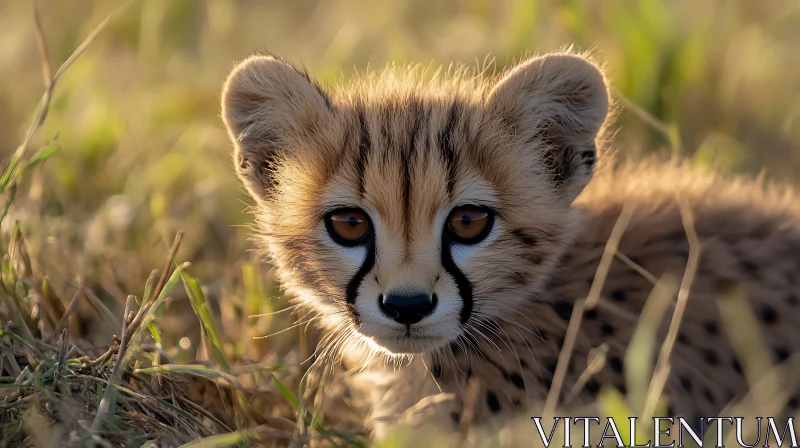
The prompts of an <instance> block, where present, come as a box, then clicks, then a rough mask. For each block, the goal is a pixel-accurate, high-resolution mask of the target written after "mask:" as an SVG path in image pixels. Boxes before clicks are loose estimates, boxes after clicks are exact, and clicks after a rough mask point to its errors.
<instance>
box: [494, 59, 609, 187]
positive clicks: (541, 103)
mask: <svg viewBox="0 0 800 448" xmlns="http://www.w3.org/2000/svg"><path fill="white" fill-rule="evenodd" d="M608 103H609V100H608V90H607V87H606V81H605V78H604V77H603V74H602V72H601V71H600V69H599V68H598V67H597V66H595V65H594V64H592V63H591V62H590V61H588V60H587V59H585V58H584V57H581V56H577V55H573V54H550V55H546V56H541V57H536V58H532V59H528V60H527V61H524V62H522V63H520V64H519V65H517V66H516V67H514V68H513V69H511V70H510V71H508V72H507V74H506V75H505V76H504V77H503V78H502V79H501V80H500V81H499V82H498V83H497V85H495V87H494V89H493V90H492V91H491V93H490V94H489V96H488V99H487V102H486V105H487V107H488V108H489V109H490V110H491V111H492V112H493V113H495V114H496V115H498V116H500V117H501V118H502V119H503V120H504V121H506V122H507V123H510V124H511V125H512V127H513V128H514V130H515V132H516V134H517V136H518V137H519V138H520V140H521V141H524V142H526V144H529V145H530V146H531V148H537V150H539V149H540V148H543V149H542V151H543V152H542V153H541V156H542V159H541V160H542V162H544V163H545V166H546V168H547V173H548V175H549V176H551V180H552V183H553V185H555V186H557V187H558V188H559V189H561V190H562V192H563V193H562V194H563V195H564V196H565V197H566V199H567V200H569V201H570V202H571V201H572V200H573V199H575V197H576V196H577V195H578V194H579V193H580V192H581V190H582V189H583V187H585V186H586V184H587V183H588V182H589V179H591V176H592V173H593V171H594V164H595V160H596V157H597V154H596V153H597V147H596V145H595V139H596V138H597V134H598V132H599V131H600V129H601V127H602V126H603V123H604V121H605V118H606V115H607V114H608Z"/></svg>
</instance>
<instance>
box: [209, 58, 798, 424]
mask: <svg viewBox="0 0 800 448" xmlns="http://www.w3.org/2000/svg"><path fill="white" fill-rule="evenodd" d="M421 79H422V77H421V76H420V74H419V73H417V72H414V71H413V70H406V69H387V70H385V71H383V72H380V73H373V74H369V75H367V76H365V77H363V78H362V79H361V80H360V81H356V82H354V83H352V84H350V85H348V86H342V87H338V88H335V89H332V90H331V91H326V90H323V89H322V88H320V87H319V86H317V85H316V84H315V83H314V82H313V81H311V80H310V79H309V77H308V76H307V75H306V74H305V73H304V72H301V71H298V70H296V69H295V68H293V67H291V66H290V65H288V64H286V63H284V62H282V61H280V60H278V59H275V58H273V57H268V56H257V57H253V58H251V59H248V60H247V61H245V62H243V63H242V64H240V65H239V66H238V67H237V68H236V70H234V72H233V73H232V75H231V76H230V78H229V80H228V81H227V83H226V87H225V91H224V93H223V118H224V120H225V122H226V125H227V126H228V129H229V131H230V134H231V137H232V139H233V141H234V143H235V146H236V151H235V156H234V158H235V163H236V168H237V172H238V174H239V176H240V178H241V179H242V181H243V183H244V185H245V187H246V188H247V190H248V191H249V192H250V194H251V195H252V196H253V197H254V198H255V200H256V207H255V212H256V215H257V220H258V223H259V228H260V232H259V235H260V238H259V241H260V242H261V244H262V246H263V248H264V250H265V252H266V253H267V254H268V255H269V256H270V258H271V260H272V262H273V264H274V265H275V267H276V271H277V273H278V276H279V278H280V279H281V281H282V283H283V284H284V285H285V286H286V288H287V289H288V290H289V291H290V292H291V293H292V294H294V295H295V296H296V297H297V299H296V300H297V301H298V303H299V304H300V306H301V307H303V308H304V309H306V310H309V311H316V312H317V313H318V315H319V316H320V321H321V322H322V326H323V328H325V329H326V330H327V331H328V332H329V336H328V337H327V338H326V339H325V341H324V342H325V343H327V345H326V344H325V343H323V346H322V347H321V350H320V353H321V356H320V360H321V361H322V362H325V361H327V360H329V359H331V357H329V356H326V355H328V354H330V353H333V352H342V353H344V354H345V355H346V357H347V359H348V363H356V365H357V366H358V367H360V366H361V365H369V366H370V368H369V369H367V370H366V372H365V373H362V374H359V375H356V376H354V377H353V378H352V379H351V383H352V385H353V389H354V390H361V391H365V392H364V395H365V396H367V397H369V401H370V403H371V409H372V416H373V418H374V421H375V422H381V421H382V422H386V421H390V420H392V419H396V418H397V416H399V415H403V414H404V413H408V412H409V410H415V409H418V408H419V407H420V406H421V405H423V404H424V402H425V400H426V397H427V398H430V397H432V396H437V394H442V393H443V394H445V396H447V397H448V399H446V400H442V401H441V402H440V403H439V404H438V405H437V406H438V407H436V409H437V410H436V411H435V413H434V416H433V417H430V416H427V417H426V418H425V421H426V422H428V423H432V422H435V424H438V425H444V424H447V425H455V426H458V425H459V424H461V423H463V422H464V421H465V419H467V420H470V421H472V422H488V421H493V420H496V419H499V420H502V419H503V417H504V416H510V415H512V414H520V413H521V414H523V415H525V413H526V412H527V413H530V412H534V411H532V409H535V408H537V406H539V409H540V408H541V405H542V404H543V403H545V401H546V400H547V397H548V394H549V393H555V392H554V389H560V394H558V397H557V400H556V401H555V403H557V404H558V405H559V406H565V407H569V406H578V407H580V406H584V405H591V404H592V403H593V402H594V401H595V398H596V395H597V393H598V392H599V391H600V390H602V388H603V387H606V386H610V387H614V388H616V389H617V390H620V391H622V392H625V393H626V394H628V396H629V397H634V398H635V397H640V398H641V396H642V394H643V393H644V392H646V387H647V386H648V385H645V389H642V387H643V386H642V385H641V384H640V383H632V382H631V380H630V377H631V375H630V373H631V372H633V371H634V369H637V368H641V367H636V366H650V369H652V365H653V364H654V363H655V362H656V360H657V357H658V355H659V351H658V347H660V346H661V345H662V343H663V341H664V340H665V337H666V335H667V333H668V328H669V326H670V324H671V322H673V320H672V318H673V316H674V310H675V308H676V306H678V307H681V306H682V305H676V304H679V303H681V301H682V300H685V304H686V308H685V311H683V312H682V313H679V314H680V316H679V317H680V320H679V322H680V326H679V331H678V332H677V333H676V334H677V337H676V340H675V345H674V348H673V349H672V351H671V354H670V356H669V367H670V371H669V372H670V375H669V377H668V379H667V380H666V383H665V386H664V396H665V397H666V398H667V403H668V409H667V411H666V412H668V413H669V414H670V415H681V416H687V417H695V416H714V415H717V414H718V413H719V412H720V411H721V410H722V409H723V408H724V407H725V406H727V405H728V404H729V403H731V402H732V401H735V400H737V399H742V398H743V397H745V394H746V393H747V391H748V390H749V389H750V388H751V387H752V386H753V384H749V383H748V379H750V383H753V381H754V380H757V379H758V378H761V377H763V376H764V375H767V374H768V368H767V364H768V363H770V362H787V360H788V361H791V360H792V359H793V358H792V355H793V354H794V353H795V352H796V351H797V350H798V348H800V347H798V345H800V337H798V336H800V330H798V328H800V325H799V324H800V317H798V314H797V313H796V310H797V307H798V306H800V305H799V304H798V303H799V302H800V206H799V205H798V204H799V202H798V200H797V199H796V198H795V196H794V194H793V193H792V192H791V191H788V190H786V189H779V188H777V187H767V186H764V185H763V184H759V183H756V182H746V181H742V180H735V179H725V178H722V177H720V176H718V175H715V174H713V173H709V172H700V171H698V170H696V169H693V168H690V167H688V166H687V165H685V164H681V163H679V162H663V163H657V162H654V161H650V162H645V163H622V162H617V161H615V160H614V159H613V158H612V157H610V156H606V155H605V154H604V153H603V151H602V150H601V149H602V146H603V142H604V140H603V135H605V132H604V131H605V130H606V129H607V112H608V95H607V87H606V86H607V84H606V81H605V78H604V77H603V75H602V72H601V71H600V70H599V69H598V68H597V66H596V65H595V64H593V63H592V62H591V61H590V60H588V59H586V58H585V57H584V56H581V55H569V54H553V55H546V56H542V57H538V58H529V59H527V60H525V61H523V62H521V63H520V64H518V65H517V66H515V67H513V68H512V69H510V70H508V71H506V72H504V73H503V74H502V75H501V76H499V77H496V78H481V77H479V76H468V75H467V74H466V72H464V71H456V72H455V73H448V74H446V75H437V76H434V79H433V80H426V81H422V80H421ZM598 148H600V149H598ZM597 156H600V160H605V163H604V164H601V166H600V167H599V168H597V167H596V166H595V165H596V164H595V161H596V160H597ZM593 176H594V177H593ZM592 177H593V179H592ZM590 179H592V180H591V182H590ZM587 184H588V186H587ZM584 187H585V188H584ZM464 206H470V207H472V208H470V209H469V210H474V209H476V207H477V209H478V210H479V211H480V210H483V211H485V213H484V212H481V213H484V214H483V215H474V216H479V217H480V216H484V217H485V216H486V213H492V217H493V219H494V221H493V224H492V225H493V227H490V229H491V230H490V231H489V232H488V234H487V235H483V238H484V239H483V240H480V241H477V242H475V243H473V242H469V244H467V243H460V242H459V240H457V239H456V237H454V236H453V235H452V234H450V233H448V232H452V231H453V230H452V227H447V226H452V225H453V223H452V221H448V220H449V219H450V216H449V215H448V213H451V215H452V213H453V212H451V210H460V208H459V207H464ZM623 209H624V210H626V212H624V213H623ZM342 210H344V211H342ZM353 210H355V212H353ZM337 213H340V214H341V213H345V214H347V213H351V214H350V215H347V216H349V217H350V218H348V219H351V221H348V222H351V223H353V225H354V226H355V225H356V224H357V223H359V222H361V223H362V224H358V225H363V226H367V225H369V226H371V227H370V228H369V229H368V232H369V233H365V234H364V235H367V237H368V238H367V239H363V240H354V242H352V244H351V242H347V241H345V244H341V243H342V241H339V240H341V238H338V239H337V237H336V235H333V234H332V233H331V232H332V231H331V225H332V224H330V222H328V221H326V220H330V219H332V218H331V216H338V215H337ZM352 213H355V214H354V215H353V214H352ZM628 213H630V214H629V215H628ZM623 215H624V216H626V217H627V216H630V220H629V221H628V222H627V223H626V225H625V226H624V229H623V230H624V231H623V232H622V234H621V237H620V238H619V240H618V244H617V248H616V249H617V250H616V252H610V253H609V254H606V255H605V257H604V252H605V251H606V250H607V249H606V247H607V244H608V241H609V239H610V238H611V236H612V230H613V229H614V227H615V225H617V224H618V222H619V221H620V217H621V216H623ZM342 216H344V215H342ZM482 219H483V218H482ZM352 220H354V221H352ZM362 221H363V222H362ZM464 222H468V221H464ZM334 224H335V223H334ZM456 225H458V223H456ZM487 228H489V227H487ZM334 229H335V227H334ZM334 232H335V230H334ZM339 237H341V235H339ZM337 241H338V242H337ZM465 241H466V240H465ZM601 260H606V261H607V262H609V264H606V265H603V263H601ZM598 272H605V274H603V275H601V276H598ZM593 285H595V286H594V287H595V288H597V289H595V290H594V291H592V288H593ZM681 288H682V289H683V292H682V293H680V292H678V291H679V289H681ZM654 290H655V291H656V292H658V294H655V293H654V292H653V291H654ZM397 291H400V292H399V293H398V292H397ZM409 291H412V292H414V293H419V292H420V291H422V292H423V293H424V294H427V295H428V297H429V298H430V296H431V294H432V295H433V297H434V298H435V297H438V299H437V300H438V302H434V303H435V308H434V310H433V311H432V312H430V311H429V310H428V311H426V312H428V313H429V314H428V315H426V316H425V317H424V318H422V317H420V319H421V321H418V320H407V321H404V323H402V324H399V325H398V324H396V323H395V322H394V321H393V320H392V319H393V317H392V315H391V313H387V312H386V310H385V309H384V308H382V307H383V306H384V305H383V302H381V301H382V300H385V299H384V298H385V297H387V295H389V294H401V293H402V294H406V295H405V296H402V295H401V297H412V296H411V295H409V294H411V293H410V292H409ZM590 291H592V292H593V293H594V292H597V293H599V294H595V296H596V297H594V298H592V297H591V296H592V294H590ZM686 293H688V294H686ZM424 294H423V295H424ZM659 294H660V296H663V297H661V298H659ZM418 295H419V294H418ZM414 297H416V296H414ZM587 298H589V300H590V301H594V303H592V304H590V306H588V307H586V308H585V309H583V312H582V313H573V311H574V309H575V306H576V304H578V303H581V304H585V302H584V300H586V299H587ZM740 298H744V299H743V300H739V299H740ZM595 299H596V300H595ZM409 300H410V299H409ZM659 300H660V302H659ZM656 302H657V303H661V304H662V305H663V306H661V310H660V311H659V312H654V311H653V310H656V311H657V310H658V309H659V306H658V305H657V304H656V305H652V306H651V305H650V303H656ZM742 304H744V306H740V305H742ZM582 306H583V305H582ZM646 309H647V310H650V311H648V313H650V312H653V314H652V316H651V317H652V318H654V320H652V321H648V322H645V323H640V322H641V321H640V317H641V315H642V313H643V310H646ZM397 316H399V314H397ZM397 316H395V317H394V320H395V321H397V322H398V323H399V322H400V321H399V320H398V319H397ZM648 316H650V314H648ZM576 317H580V319H581V322H580V325H578V326H577V327H576V328H577V332H576V333H575V338H574V343H573V344H570V343H569V342H570V341H569V339H570V338H567V333H568V328H569V325H570V319H575V318H576ZM723 317H724V318H723ZM737 319H738V320H737ZM574 323H577V322H573V324H574ZM750 324H752V325H750ZM636 332H639V334H642V335H643V336H642V338H640V339H641V340H645V341H646V340H647V339H648V337H652V344H653V345H652V346H653V347H655V348H654V349H653V350H652V352H651V356H650V357H649V358H650V359H639V358H637V357H636V353H638V352H636V353H633V354H631V352H629V351H628V350H629V347H630V345H629V343H630V341H631V339H632V337H633V335H634V333H636ZM648 334H651V335H652V336H648ZM737 341H738V345H737ZM754 342H759V343H763V350H762V351H758V353H759V354H758V355H757V356H756V358H754V359H756V361H753V362H751V361H744V360H743V359H742V356H743V353H744V354H746V353H745V352H747V350H744V349H749V350H750V352H753V351H754V348H753V347H754V345H753V343H754ZM565 343H566V344H565ZM565 345H567V348H570V347H569V346H570V345H572V347H571V350H568V353H569V356H568V357H562V358H563V360H562V363H563V366H561V367H557V366H558V359H559V355H560V354H561V353H562V350H563V349H564V346H565ZM742 346H744V349H743V348H742ZM742 350H744V351H742ZM409 360H411V361H410V362H407V361H409ZM386 361H390V362H386ZM392 361H393V362H392ZM399 364H402V366H400V367H398V365H399ZM561 370H563V383H562V385H561V386H559V387H555V386H557V385H556V384H554V383H553V378H554V377H555V376H557V372H558V373H560V372H561ZM791 377H792V375H788V374H784V375H783V376H781V381H786V382H789V381H790V378H791ZM648 380H649V377H648ZM792 387H794V386H788V385H787V386H786V388H785V389H781V390H789V389H790V388H792ZM632 389H633V390H632ZM470 391H471V392H470ZM643 391H644V392H643ZM781 397H782V398H777V399H776V400H777V401H781V400H783V402H784V403H789V404H791V403H793V399H792V398H791V397H790V396H785V397H783V396H781ZM640 401H641V400H639V401H637V402H636V403H632V404H631V407H632V408H633V409H634V410H638V411H641V406H643V405H642V404H641V403H640ZM773 404H774V403H773ZM465 414H468V415H467V416H466V417H465ZM384 431H385V426H384V425H383V424H378V423H376V424H375V434H376V435H377V436H381V435H382V434H384Z"/></svg>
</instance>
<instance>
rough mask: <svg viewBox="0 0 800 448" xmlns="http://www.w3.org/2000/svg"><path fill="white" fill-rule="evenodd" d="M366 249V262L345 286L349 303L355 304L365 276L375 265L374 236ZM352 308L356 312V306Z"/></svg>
mask: <svg viewBox="0 0 800 448" xmlns="http://www.w3.org/2000/svg"><path fill="white" fill-rule="evenodd" d="M364 249H365V250H366V251H367V255H366V256H365V257H364V264H362V265H361V267H360V268H359V269H358V272H356V275H354V276H353V278H351V279H350V281H349V282H348V283H347V286H346V287H345V299H346V300H347V303H348V304H349V305H354V304H355V303H356V297H358V288H359V287H360V286H361V282H362V281H363V280H364V277H366V276H367V274H369V271H371V270H372V268H373V267H374V266H375V237H374V236H373V237H372V238H370V240H369V242H368V243H367V244H366V245H365V246H364ZM376 299H377V297H376ZM351 310H352V311H353V312H354V313H355V307H351Z"/></svg>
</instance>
